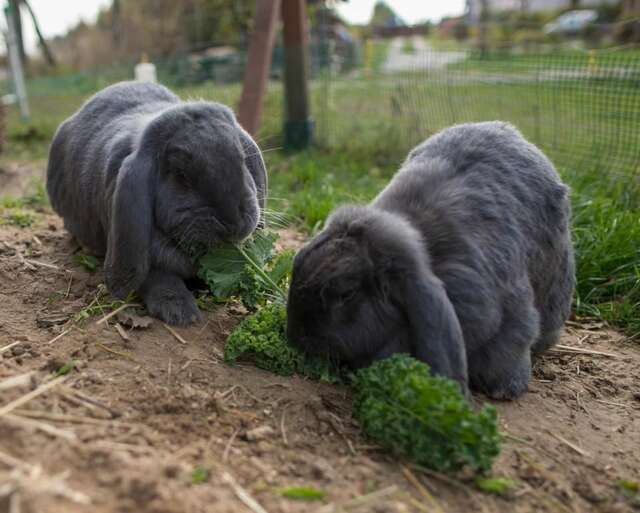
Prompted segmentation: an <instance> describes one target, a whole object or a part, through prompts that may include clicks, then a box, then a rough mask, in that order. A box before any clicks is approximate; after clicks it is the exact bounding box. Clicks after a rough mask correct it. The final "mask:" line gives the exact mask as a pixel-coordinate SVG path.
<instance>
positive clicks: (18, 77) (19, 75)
mask: <svg viewBox="0 0 640 513" xmlns="http://www.w3.org/2000/svg"><path fill="white" fill-rule="evenodd" d="M4 14H5V16H6V18H7V46H8V47H9V65H10V67H11V76H12V77H13V84H14V86H15V91H16V97H17V99H18V105H19V106H20V114H21V116H22V119H24V120H28V119H29V116H30V114H29V102H28V100H27V88H26V86H25V83H24V71H23V68H22V58H21V57H20V48H19V43H18V36H17V28H16V15H15V12H14V10H13V8H12V7H11V5H9V4H7V6H6V7H5V9H4Z"/></svg>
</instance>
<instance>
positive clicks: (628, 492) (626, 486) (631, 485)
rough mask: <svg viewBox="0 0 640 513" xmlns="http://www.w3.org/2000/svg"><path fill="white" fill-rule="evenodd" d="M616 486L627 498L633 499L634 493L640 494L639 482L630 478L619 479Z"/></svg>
mask: <svg viewBox="0 0 640 513" xmlns="http://www.w3.org/2000/svg"><path fill="white" fill-rule="evenodd" d="M618 486H619V487H620V490H621V491H622V494H623V495H624V496H625V497H626V498H627V499H633V498H634V497H635V496H636V495H640V483H638V482H637V481H631V480H630V479H621V480H620V481H618Z"/></svg>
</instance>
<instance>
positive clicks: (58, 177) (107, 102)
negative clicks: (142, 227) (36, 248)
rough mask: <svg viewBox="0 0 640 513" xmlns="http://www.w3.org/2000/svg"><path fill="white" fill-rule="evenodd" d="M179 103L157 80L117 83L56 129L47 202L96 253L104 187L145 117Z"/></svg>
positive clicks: (101, 237)
mask: <svg viewBox="0 0 640 513" xmlns="http://www.w3.org/2000/svg"><path fill="white" fill-rule="evenodd" d="M179 101H180V100H179V98H178V97H177V96H176V95H174V94H173V93H171V92H170V91H169V90H168V89H166V88H165V87H163V86H159V85H157V84H151V83H141V82H121V83H118V84H115V85H112V86H110V87H107V88H105V89H103V90H102V91H100V92H98V93H97V94H95V95H94V96H93V97H91V98H89V100H87V101H86V102H85V103H84V105H82V107H81V108H80V109H79V110H78V111H77V112H76V113H75V114H73V115H72V116H71V117H69V118H68V119H67V120H65V121H64V122H63V123H62V124H61V125H60V127H59V128H58V130H57V131H56V133H55V135H54V138H53V141H52V143H51V148H50V151H49V161H48V165H47V192H48V195H49V199H50V201H51V206H52V207H53V209H54V210H55V211H56V212H57V213H58V214H59V215H60V216H62V217H63V218H64V220H65V226H66V228H67V229H68V230H69V232H71V233H72V234H73V235H74V236H75V237H77V238H78V239H79V240H80V242H81V243H82V244H84V245H85V246H87V247H88V248H89V249H91V250H92V251H94V252H95V253H97V254H102V253H103V252H104V248H105V243H106V235H105V233H104V226H105V225H106V223H107V219H106V217H107V213H108V212H107V210H108V209H106V208H105V205H103V202H104V200H105V199H107V200H108V199H109V197H110V195H109V194H105V189H107V188H108V187H109V184H110V183H111V182H112V181H113V178H114V177H115V174H116V172H117V169H119V167H120V164H121V163H122V161H123V160H124V158H126V156H127V155H128V154H129V153H131V151H132V149H133V146H134V140H135V138H136V137H137V134H138V133H139V132H140V130H141V129H142V127H143V126H144V120H145V119H146V118H147V117H148V116H152V115H153V114H154V113H156V112H160V111H162V110H163V109H166V108H167V107H170V106H172V105H173V104H175V103H178V102H179ZM114 170H115V171H116V172H114ZM87 220H90V222H87Z"/></svg>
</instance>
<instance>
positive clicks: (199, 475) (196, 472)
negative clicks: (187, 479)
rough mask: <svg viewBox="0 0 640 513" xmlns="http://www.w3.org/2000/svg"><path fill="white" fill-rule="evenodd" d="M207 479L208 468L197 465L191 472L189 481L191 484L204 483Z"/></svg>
mask: <svg viewBox="0 0 640 513" xmlns="http://www.w3.org/2000/svg"><path fill="white" fill-rule="evenodd" d="M208 480H209V470H208V469H206V468H205V467H202V466H198V467H196V468H194V469H193V472H191V482H192V483H193V484H202V483H206V482H207V481H208Z"/></svg>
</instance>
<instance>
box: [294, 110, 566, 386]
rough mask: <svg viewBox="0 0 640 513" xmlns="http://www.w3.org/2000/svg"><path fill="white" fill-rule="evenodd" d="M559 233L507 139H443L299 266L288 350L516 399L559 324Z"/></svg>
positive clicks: (557, 221) (558, 192)
mask: <svg viewBox="0 0 640 513" xmlns="http://www.w3.org/2000/svg"><path fill="white" fill-rule="evenodd" d="M569 221H570V205H569V198H568V189H567V187H566V186H565V185H563V184H562V182H561V181H560V178H559V177H558V174H557V173H556V171H555V170H554V168H553V165H552V164H551V162H550V161H549V160H548V159H547V158H546V157H545V156H544V155H543V154H542V153H541V152H540V151H539V150H538V149H537V148H536V147H535V146H533V145H532V144H530V143H528V142H527V141H526V140H525V139H524V138H523V137H522V136H521V135H520V133H519V132H518V131H517V130H516V129H515V128H514V127H512V126H511V125H509V124H506V123H502V122H488V123H477V124H465V125H459V126H454V127H452V128H449V129H447V130H444V131H442V132H440V133H438V134H436V135H434V136H433V137H431V138H430V139H428V140H427V141H425V142H424V143H422V144H421V145H419V146H418V147H417V148H415V149H414V150H413V151H412V152H411V153H410V154H409V157H408V159H407V160H406V162H405V163H404V165H403V166H402V168H401V169H400V171H399V172H398V173H397V174H396V175H395V177H394V178H393V179H392V180H391V182H390V183H389V185H388V186H387V187H386V188H385V189H384V190H383V191H382V192H381V193H380V194H379V196H378V197H377V198H376V199H375V200H374V201H373V202H372V203H371V204H370V205H368V206H345V207H342V208H339V209H338V210H336V211H335V212H334V213H333V214H332V216H331V217H330V219H329V220H328V221H327V225H326V228H325V229H324V230H323V231H322V232H321V233H320V234H319V235H318V236H317V237H315V238H314V239H313V240H311V241H310V242H309V243H308V244H307V245H306V246H305V247H304V248H303V249H302V250H301V251H300V252H299V253H298V255H297V256H296V259H295V262H294V270H293V277H292V283H291V288H290V293H289V303H288V327H287V331H288V337H289V339H290V340H291V341H292V342H293V343H294V344H297V345H299V347H301V348H303V349H304V350H307V351H311V352H317V353H328V354H331V355H334V356H336V357H338V358H341V359H343V360H345V361H346V362H348V363H350V364H351V365H352V366H354V367H360V366H364V365H367V364H369V363H370V362H371V361H372V360H375V359H378V358H382V357H385V356H388V355H390V354H392V353H394V352H409V353H411V354H413V355H414V356H416V357H418V358H420V359H422V360H424V361H425V362H427V363H428V364H430V365H431V367H432V369H433V370H434V371H435V372H437V373H439V374H442V375H445V376H448V377H451V378H454V379H456V380H458V381H459V382H460V383H461V384H462V386H463V388H464V389H465V390H466V387H467V385H468V384H469V385H470V386H471V387H472V388H474V389H476V390H479V391H482V392H485V393H487V394H488V395H490V396H491V397H494V398H514V397H517V396H519V395H520V394H522V393H523V392H524V391H525V390H526V389H527V386H528V382H529V377H530V371H531V354H532V353H537V352H540V351H542V350H544V349H546V348H548V347H549V346H551V345H552V344H554V343H555V342H556V341H557V340H558V337H559V335H560V332H561V330H562V327H563V324H564V321H565V320H566V318H567V316H568V315H569V312H570V306H571V297H572V293H573V287H574V258H573V249H572V244H571V237H570V229H569Z"/></svg>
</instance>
